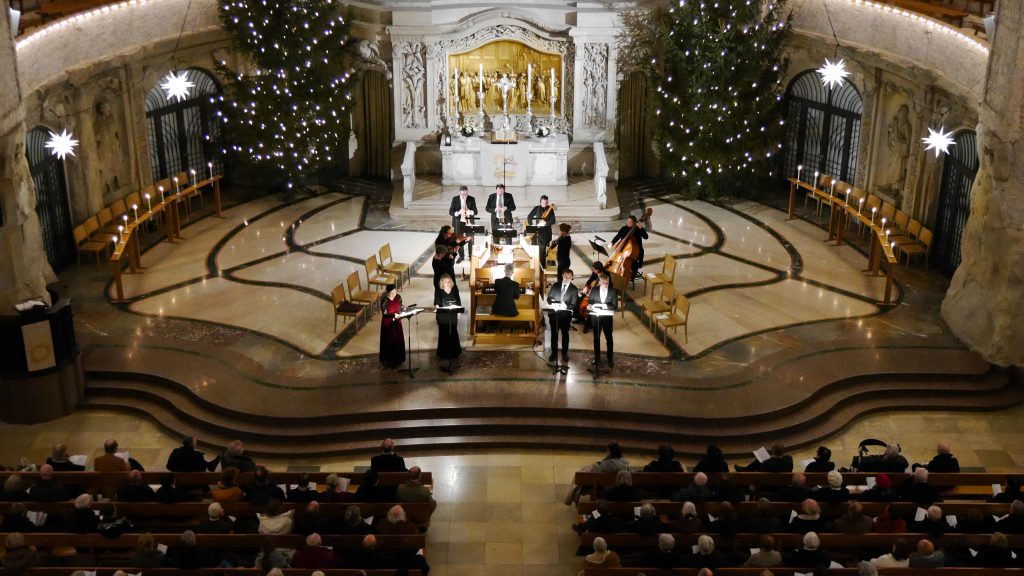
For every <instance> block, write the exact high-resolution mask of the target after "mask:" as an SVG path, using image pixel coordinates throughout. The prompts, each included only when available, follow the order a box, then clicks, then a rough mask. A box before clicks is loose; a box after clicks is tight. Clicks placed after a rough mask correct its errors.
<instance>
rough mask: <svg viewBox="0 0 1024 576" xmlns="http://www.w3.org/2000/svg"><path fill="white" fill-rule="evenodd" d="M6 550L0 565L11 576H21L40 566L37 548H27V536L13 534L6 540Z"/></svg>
mask: <svg viewBox="0 0 1024 576" xmlns="http://www.w3.org/2000/svg"><path fill="white" fill-rule="evenodd" d="M4 550H5V551H6V553H5V554H4V556H3V559H0V563H2V564H3V567H4V572H5V574H7V575H9V576H21V575H22V574H25V573H27V572H28V570H29V568H34V567H36V566H39V564H40V562H39V553H38V552H36V547H35V546H25V536H24V535H23V534H22V533H21V532H11V533H9V534H8V535H7V536H6V537H5V538H4Z"/></svg>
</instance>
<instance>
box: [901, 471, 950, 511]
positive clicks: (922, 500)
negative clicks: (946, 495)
mask: <svg viewBox="0 0 1024 576" xmlns="http://www.w3.org/2000/svg"><path fill="white" fill-rule="evenodd" d="M900 495H901V496H902V498H901V500H904V501H906V502H913V503H914V504H917V505H918V506H920V507H922V508H924V507H927V506H931V505H932V504H934V503H936V502H941V501H942V498H940V497H939V489H938V488H937V487H936V486H934V485H933V484H931V483H929V482H928V469H927V468H924V467H921V468H918V469H917V470H914V476H913V478H911V479H910V480H908V481H907V482H906V483H905V484H903V486H901V487H900Z"/></svg>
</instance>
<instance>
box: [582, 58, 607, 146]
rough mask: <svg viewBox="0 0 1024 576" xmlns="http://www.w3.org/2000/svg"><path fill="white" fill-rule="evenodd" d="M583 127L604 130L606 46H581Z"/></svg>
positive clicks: (605, 114) (605, 112)
mask: <svg viewBox="0 0 1024 576" xmlns="http://www.w3.org/2000/svg"><path fill="white" fill-rule="evenodd" d="M582 96H583V102H582V104H583V125H584V126H586V127H587V128H598V129H601V128H605V127H606V125H607V115H608V114H607V111H608V44H605V43H590V44H584V46H583V95H582Z"/></svg>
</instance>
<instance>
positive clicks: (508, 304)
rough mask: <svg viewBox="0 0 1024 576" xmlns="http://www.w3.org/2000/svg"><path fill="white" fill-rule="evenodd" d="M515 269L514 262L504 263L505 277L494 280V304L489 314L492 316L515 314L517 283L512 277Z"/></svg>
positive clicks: (517, 311)
mask: <svg viewBox="0 0 1024 576" xmlns="http://www.w3.org/2000/svg"><path fill="white" fill-rule="evenodd" d="M515 271H516V265H515V264H511V263H509V264H505V277H504V278H499V279H497V280H495V281H494V305H493V306H491V314H492V315H494V316H516V315H518V314H519V310H518V309H517V308H516V300H518V299H519V283H518V282H516V281H515V280H513V279H512V274H513V273H515Z"/></svg>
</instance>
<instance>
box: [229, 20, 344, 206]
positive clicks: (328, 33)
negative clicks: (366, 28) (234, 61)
mask: <svg viewBox="0 0 1024 576" xmlns="http://www.w3.org/2000/svg"><path fill="white" fill-rule="evenodd" d="M340 9H341V5H340V4H339V3H336V2H331V0H302V1H284V2H274V1H269V0H267V1H261V2H249V1H246V0H235V1H228V0H220V20H221V25H222V26H223V28H224V30H225V31H226V32H227V33H228V34H229V35H230V36H231V38H232V40H233V43H234V45H235V49H236V50H238V51H239V53H240V54H244V55H245V56H247V57H248V63H247V66H246V69H245V70H243V71H241V72H240V71H237V70H232V69H229V68H228V67H227V65H226V64H223V63H222V65H221V66H220V68H219V71H220V73H221V74H222V75H223V76H224V77H225V79H226V80H227V86H226V90H225V98H224V100H225V102H224V104H223V105H222V107H221V108H222V114H223V118H224V123H225V132H226V135H225V136H226V138H225V141H226V142H228V144H227V146H228V151H233V152H235V153H236V154H237V155H238V156H240V157H241V158H242V159H244V160H245V161H246V163H251V165H252V167H253V168H255V169H256V170H257V174H254V176H255V177H256V178H259V179H260V180H261V181H263V182H264V183H266V184H269V185H270V186H272V187H284V188H288V189H291V188H292V187H294V186H301V185H303V184H304V183H308V182H312V181H315V180H317V179H318V178H319V177H321V176H324V175H327V176H330V175H332V174H336V173H337V172H338V170H339V169H340V167H341V165H342V163H343V162H345V161H346V157H345V153H344V145H345V142H347V140H348V135H347V132H346V124H347V117H348V113H347V111H348V109H349V107H350V105H351V101H352V98H351V94H350V93H349V89H350V84H351V82H350V79H351V76H350V73H349V70H348V69H347V68H346V67H345V63H346V62H347V61H348V59H349V55H350V46H351V45H352V44H353V43H354V42H353V40H352V38H351V37H350V36H349V25H348V23H347V22H346V20H345V18H343V17H342V15H341V14H340Z"/></svg>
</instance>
